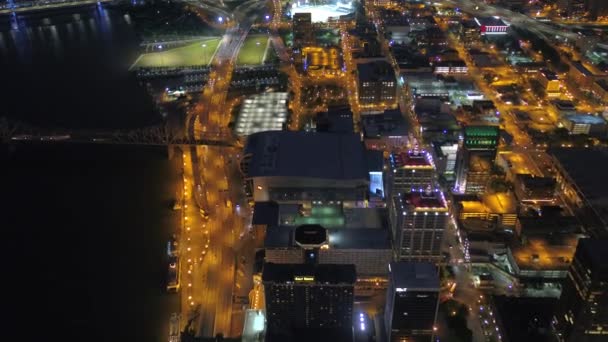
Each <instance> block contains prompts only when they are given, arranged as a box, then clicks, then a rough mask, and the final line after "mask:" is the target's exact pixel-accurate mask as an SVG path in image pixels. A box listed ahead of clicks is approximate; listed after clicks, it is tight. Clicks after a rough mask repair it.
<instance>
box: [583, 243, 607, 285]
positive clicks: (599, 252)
mask: <svg viewBox="0 0 608 342" xmlns="http://www.w3.org/2000/svg"><path fill="white" fill-rule="evenodd" d="M577 253H582V254H584V255H585V256H586V257H587V259H588V260H589V262H590V263H591V269H592V272H593V273H595V274H596V275H601V276H602V277H603V279H604V280H608V263H607V262H606V260H608V240H607V239H580V240H579V241H578V247H577Z"/></svg>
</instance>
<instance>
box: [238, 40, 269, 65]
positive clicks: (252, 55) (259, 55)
mask: <svg viewBox="0 0 608 342" xmlns="http://www.w3.org/2000/svg"><path fill="white" fill-rule="evenodd" d="M267 46H268V36H266V35H251V36H248V37H247V38H245V42H244V43H243V46H242V47H241V51H239V55H238V57H237V59H236V64H238V65H253V64H262V63H263V62H264V53H265V52H266V47H267Z"/></svg>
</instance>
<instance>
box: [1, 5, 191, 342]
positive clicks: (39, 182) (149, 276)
mask: <svg viewBox="0 0 608 342" xmlns="http://www.w3.org/2000/svg"><path fill="white" fill-rule="evenodd" d="M138 44H139V39H138V38H137V35H136V34H135V32H134V30H133V23H132V22H131V20H130V18H129V16H128V15H125V14H124V13H121V12H120V11H119V10H105V9H100V8H96V7H89V8H84V9H83V8H79V9H75V10H74V9H71V10H62V11H59V12H52V13H49V12H45V13H41V14H28V15H26V16H24V17H20V18H18V21H17V22H16V23H15V22H11V20H10V18H9V17H0V117H2V116H8V117H10V118H13V119H17V120H20V121H25V122H29V123H32V124H34V125H35V126H43V127H47V126H61V127H75V128H80V127H84V128H101V129H104V128H115V127H120V128H129V127H141V126H143V125H147V124H150V123H154V122H157V121H158V119H159V117H158V114H156V113H155V112H154V110H153V106H152V104H151V100H150V98H149V96H148V95H147V94H146V92H145V89H143V87H142V86H140V85H139V83H138V82H137V81H136V80H135V79H134V78H133V77H132V76H131V75H130V74H129V72H128V68H129V66H130V64H131V63H133V61H135V59H136V58H137V55H138V53H139V49H138ZM12 149H13V148H11V150H12ZM7 151H8V149H7V147H6V146H3V145H1V142H0V189H1V194H2V201H1V203H2V204H1V207H0V213H1V216H0V227H2V233H3V238H2V240H0V241H1V242H2V246H3V247H4V256H5V257H4V264H5V265H7V266H8V267H7V268H5V269H4V272H3V277H2V279H3V281H4V285H5V286H4V287H5V288H7V289H8V291H5V292H4V293H3V295H4V296H3V297H4V298H3V301H2V304H3V305H2V308H3V312H5V313H6V314H7V315H8V317H9V318H8V322H7V321H5V322H4V323H5V325H4V326H5V328H4V329H3V332H2V337H3V338H2V340H6V341H108V342H112V341H119V342H120V341H143V342H147V341H151V342H156V341H159V342H160V341H166V340H167V335H166V332H167V331H166V329H167V325H168V317H169V315H170V313H171V312H174V311H176V310H178V305H179V304H178V299H177V296H176V295H167V294H164V291H163V290H164V280H165V277H166V269H165V267H166V259H165V255H164V252H165V244H166V241H167V239H168V237H169V236H170V235H171V233H172V230H173V229H174V228H175V225H176V224H177V217H176V215H175V212H173V211H171V210H170V209H169V203H170V201H171V200H172V197H173V196H174V194H175V190H176V187H175V186H176V185H175V182H176V177H177V173H176V172H175V168H174V165H173V164H172V162H170V161H168V160H167V158H166V151H165V150H163V149H153V148H142V147H126V146H101V145H70V144H53V145H35V144H32V145H19V146H17V148H16V150H14V151H12V152H7Z"/></svg>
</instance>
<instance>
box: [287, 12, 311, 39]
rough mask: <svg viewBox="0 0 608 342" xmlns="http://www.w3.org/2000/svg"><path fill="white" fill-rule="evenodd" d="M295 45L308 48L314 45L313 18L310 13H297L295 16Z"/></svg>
mask: <svg viewBox="0 0 608 342" xmlns="http://www.w3.org/2000/svg"><path fill="white" fill-rule="evenodd" d="M292 20H293V45H294V46H307V45H312V44H314V31H313V29H312V16H311V14H310V13H296V14H294V15H293V18H292Z"/></svg>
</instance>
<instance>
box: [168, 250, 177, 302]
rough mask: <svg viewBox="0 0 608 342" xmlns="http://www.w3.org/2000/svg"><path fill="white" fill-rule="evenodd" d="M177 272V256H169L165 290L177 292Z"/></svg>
mask: <svg viewBox="0 0 608 342" xmlns="http://www.w3.org/2000/svg"><path fill="white" fill-rule="evenodd" d="M179 272H180V270H179V257H176V256H175V257H171V258H169V265H168V272H167V292H172V293H177V292H178V291H179V286H180V284H179Z"/></svg>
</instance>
